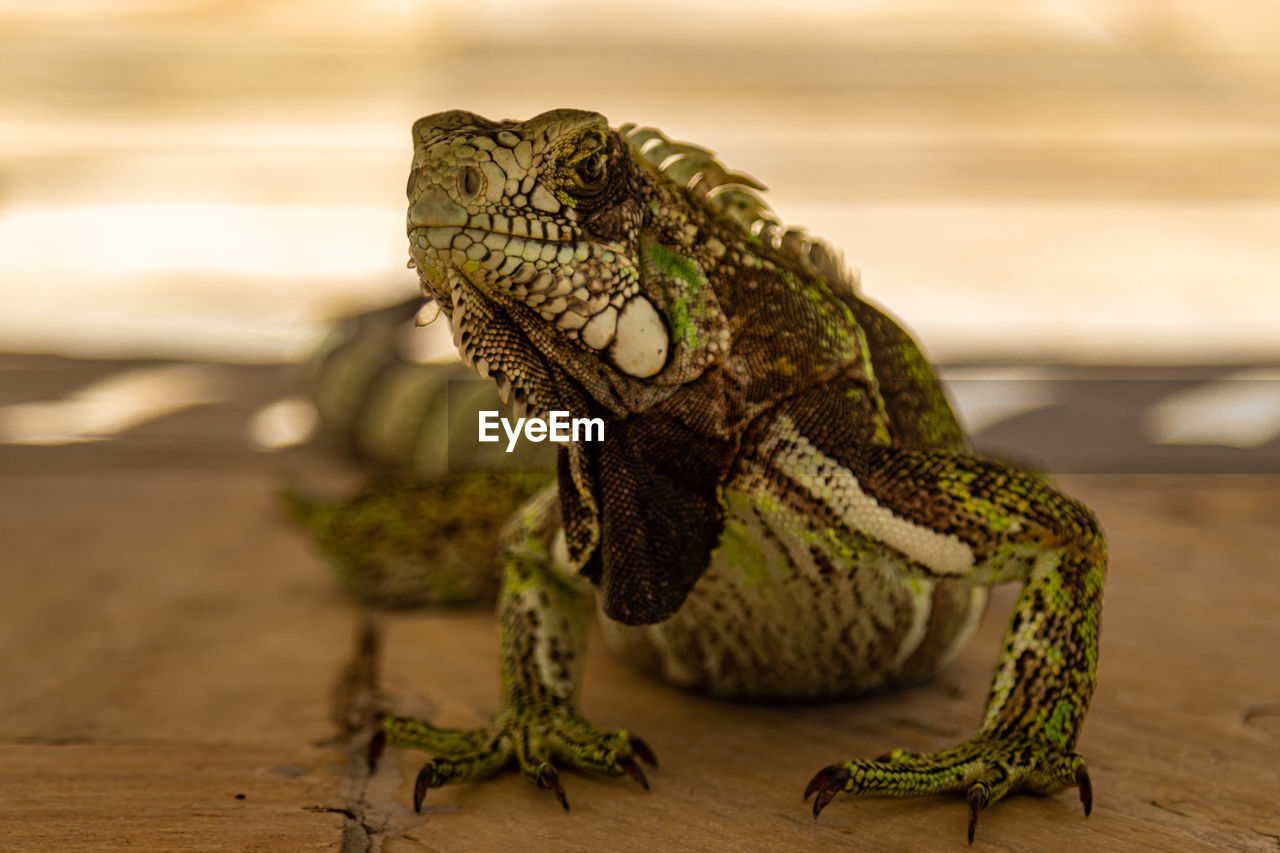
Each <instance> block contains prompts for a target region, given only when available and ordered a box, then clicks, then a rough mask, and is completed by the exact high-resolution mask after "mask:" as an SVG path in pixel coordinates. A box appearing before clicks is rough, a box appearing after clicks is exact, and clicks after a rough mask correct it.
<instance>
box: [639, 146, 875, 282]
mask: <svg viewBox="0 0 1280 853" xmlns="http://www.w3.org/2000/svg"><path fill="white" fill-rule="evenodd" d="M618 132H619V133H620V134H621V135H622V137H623V138H624V139H626V141H627V143H628V144H629V145H630V146H631V148H632V150H633V151H634V152H635V153H636V155H637V156H639V157H640V158H642V159H643V160H645V161H646V162H648V163H650V164H651V165H652V166H653V167H654V169H655V170H657V171H658V172H659V173H660V174H661V175H662V176H663V177H665V178H667V179H669V180H670V181H672V182H673V183H675V184H677V185H679V186H681V187H683V188H685V189H686V190H687V191H688V192H689V193H690V195H691V196H693V197H695V198H701V199H702V200H703V201H704V202H705V203H706V204H707V205H709V206H710V207H711V209H712V210H714V211H715V212H716V213H717V214H719V215H720V216H722V217H724V218H725V219H727V220H729V221H730V222H733V223H735V224H737V225H738V226H739V227H740V228H742V229H743V231H744V232H746V233H747V234H750V235H752V236H756V237H759V238H760V240H761V242H763V243H765V244H766V245H768V246H770V247H772V248H773V249H775V250H776V251H778V252H781V253H782V254H783V255H784V256H786V257H787V258H790V259H791V260H793V261H795V262H796V263H798V264H800V266H802V267H804V268H805V269H807V270H809V271H810V272H811V273H813V274H815V275H818V276H821V277H822V278H824V279H825V280H826V281H827V282H828V283H829V284H831V285H833V286H843V287H845V288H848V289H849V290H855V289H857V286H858V275H857V273H854V272H851V271H849V270H847V269H846V268H845V267H844V263H843V259H842V258H841V257H840V255H839V254H838V253H837V252H835V250H833V249H832V248H831V247H830V246H829V245H827V244H826V243H825V242H824V241H822V240H820V239H818V238H816V237H814V236H812V235H810V234H809V233H808V232H807V231H805V230H804V229H803V228H797V227H786V226H784V225H783V224H782V222H781V220H779V219H778V216H777V214H776V213H774V212H773V209H772V208H771V207H769V204H768V202H766V201H765V200H764V197H763V196H761V195H760V193H762V192H764V191H765V186H764V184H762V183H760V182H759V181H757V180H756V179H755V178H753V177H751V176H750V175H747V174H744V173H742V172H734V171H731V170H730V169H728V168H726V167H725V165H724V164H723V163H721V162H720V161H719V160H718V159H717V158H716V156H715V154H714V153H713V152H711V151H709V150H707V149H706V148H702V147H700V146H697V145H691V144H689V143H687V142H676V141H674V140H671V139H668V138H667V136H666V135H665V134H663V133H662V131H660V130H658V129H657V128H653V127H638V126H636V125H634V124H624V125H622V126H621V127H619V128H618Z"/></svg>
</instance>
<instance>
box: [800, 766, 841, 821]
mask: <svg viewBox="0 0 1280 853" xmlns="http://www.w3.org/2000/svg"><path fill="white" fill-rule="evenodd" d="M848 781H849V770H848V768H846V767H842V766H840V765H838V764H832V765H831V766H830V767H824V768H822V769H821V770H819V771H818V775H816V776H814V777H813V778H812V779H811V780H809V785H808V786H807V787H806V788H805V789H804V798H805V799H806V800H807V799H809V796H810V795H811V794H817V795H818V796H817V797H815V798H814V800H813V819H814V820H817V819H818V815H820V814H822V810H823V809H825V808H826V807H827V804H828V803H830V802H831V801H832V800H833V799H835V796H836V794H838V793H840V790H841V789H842V788H844V786H845V784H846V783H847V782H848Z"/></svg>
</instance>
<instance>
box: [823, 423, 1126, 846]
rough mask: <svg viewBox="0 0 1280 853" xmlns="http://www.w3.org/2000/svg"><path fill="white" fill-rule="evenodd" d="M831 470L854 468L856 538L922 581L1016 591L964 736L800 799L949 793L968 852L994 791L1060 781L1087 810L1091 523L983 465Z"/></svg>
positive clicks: (1093, 567)
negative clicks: (1018, 586) (974, 725)
mask: <svg viewBox="0 0 1280 853" xmlns="http://www.w3.org/2000/svg"><path fill="white" fill-rule="evenodd" d="M844 461H845V462H846V464H848V463H853V464H848V470H849V471H850V472H851V473H852V474H854V475H856V476H857V483H856V484H854V490H855V491H856V493H857V495H858V496H859V498H861V499H862V501H863V502H862V504H861V508H860V509H859V508H854V509H852V510H850V512H851V513H852V517H854V518H860V519H861V521H860V523H858V525H857V527H858V529H859V530H860V531H861V532H862V533H864V534H865V535H868V536H871V537H872V538H875V539H877V540H878V541H880V542H882V543H884V544H886V545H888V546H890V547H894V548H896V549H898V550H900V551H902V552H903V553H904V555H905V556H907V557H908V558H910V559H911V560H912V561H913V562H914V565H915V566H916V567H917V568H918V570H919V571H920V572H921V574H922V575H924V576H927V577H929V578H931V579H934V580H947V579H950V580H951V581H952V582H956V583H982V584H988V585H994V584H999V583H1006V582H1010V581H1015V580H1016V581H1021V582H1022V585H1023V586H1022V592H1021V595H1020V596H1019V598H1018V602H1017V605H1016V607H1015V609H1014V612H1013V617H1012V620H1011V622H1010V624H1009V628H1008V631H1007V632H1006V634H1005V639H1004V644H1003V648H1002V649H1001V652H1000V658H999V662H998V664H997V666H996V672H995V677H994V679H993V681H992V685H991V691H990V694H989V697H988V701H987V710H986V714H985V717H984V719H983V723H982V728H981V730H980V731H979V733H978V734H977V736H975V737H974V738H972V739H970V740H967V741H965V742H964V743H961V744H959V745H957V746H953V747H951V748H949V749H944V750H941V751H939V752H934V753H925V754H921V753H913V752H907V751H905V750H895V751H893V752H890V753H889V754H887V755H885V756H882V757H881V758H879V759H876V760H874V761H868V760H864V759H853V760H850V761H845V762H843V763H840V764H833V765H831V766H829V767H826V768H824V769H823V770H821V771H819V772H818V774H817V775H816V776H814V777H813V780H812V781H811V782H810V783H809V785H808V787H807V788H806V790H805V798H806V799H807V798H808V797H809V796H811V795H816V799H815V800H814V805H813V814H814V817H817V816H818V814H819V813H820V812H821V811H822V810H823V808H825V807H826V805H827V804H828V803H829V802H830V801H831V800H832V798H833V797H834V796H835V795H836V794H837V793H839V792H841V791H844V792H847V793H851V794H859V795H873V796H889V797H910V796H917V795H924V794H935V793H946V792H962V793H964V794H966V796H967V797H968V801H969V841H970V842H971V843H972V841H973V834H974V828H975V826H976V824H977V819H978V813H979V812H980V811H981V810H982V809H984V808H986V807H987V806H988V805H990V804H992V803H994V802H996V801H997V800H999V799H1000V798H1001V797H1003V796H1005V795H1006V794H1008V793H1011V792H1014V791H1029V792H1032V793H1036V794H1050V793H1054V792H1056V791H1059V790H1061V789H1063V788H1065V787H1068V786H1071V785H1075V786H1076V787H1078V789H1079V792H1080V799H1081V801H1082V803H1083V804H1084V810H1085V814H1086V815H1087V814H1088V813H1089V811H1090V809H1091V806H1092V789H1091V786H1090V783H1089V775H1088V772H1087V771H1086V770H1085V762H1084V759H1083V758H1082V757H1081V756H1080V755H1079V754H1077V753H1076V752H1075V749H1074V748H1075V743H1076V738H1077V736H1078V735H1079V733H1080V727H1081V724H1082V722H1083V720H1084V715H1085V711H1086V710H1087V709H1088V706H1089V700H1090V698H1091V696H1092V695H1093V688H1094V684H1095V682H1096V680H1097V666H1098V625H1099V620H1100V616H1101V611H1102V585H1103V579H1104V576H1105V573H1106V560H1107V551H1106V543H1105V541H1104V539H1103V535H1102V532H1101V531H1100V529H1099V527H1098V524H1097V522H1096V520H1095V519H1094V517H1093V515H1092V514H1091V513H1090V512H1089V510H1087V509H1086V508H1085V507H1084V506H1082V505H1081V504H1079V503H1077V502H1076V501H1074V500H1072V499H1071V498H1068V497H1066V496H1065V495H1063V494H1061V493H1060V492H1057V491H1055V490H1054V489H1052V488H1051V487H1050V486H1048V485H1047V484H1045V483H1044V482H1043V481H1042V480H1040V479H1039V478H1037V477H1035V476H1034V475H1031V474H1027V473H1024V472H1022V471H1018V470H1015V469H1013V468H1010V467H1008V466H1006V465H1003V464H1001V463H998V462H994V461H990V460H984V459H978V458H974V457H969V456H964V455H960V454H953V453H942V452H925V451H908V450H900V449H895V448H890V447H875V448H867V449H865V450H862V451H859V458H858V459H856V460H844ZM867 498H870V501H867V500H866V499H867ZM848 517H850V515H849V514H848V513H846V518H848Z"/></svg>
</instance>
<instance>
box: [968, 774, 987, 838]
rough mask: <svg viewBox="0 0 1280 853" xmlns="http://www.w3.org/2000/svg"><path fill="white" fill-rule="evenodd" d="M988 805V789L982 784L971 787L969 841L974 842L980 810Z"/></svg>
mask: <svg viewBox="0 0 1280 853" xmlns="http://www.w3.org/2000/svg"><path fill="white" fill-rule="evenodd" d="M986 807H987V796H986V789H985V788H984V787H983V786H982V785H981V784H978V785H974V786H973V787H972V788H970V789H969V843H970V844H972V843H973V833H974V830H976V829H977V828H978V812H980V811H982V810H983V809H985V808H986Z"/></svg>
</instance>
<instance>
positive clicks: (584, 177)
mask: <svg viewBox="0 0 1280 853" xmlns="http://www.w3.org/2000/svg"><path fill="white" fill-rule="evenodd" d="M573 171H574V172H575V173H576V174H577V176H578V180H580V181H582V185H583V186H584V187H589V186H591V185H592V184H595V183H598V182H599V181H600V179H601V178H603V177H604V158H603V157H601V156H600V152H599V151H593V152H591V153H590V154H588V155H587V156H586V157H583V158H582V159H581V160H579V161H578V162H577V163H576V164H574V167H573Z"/></svg>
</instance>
